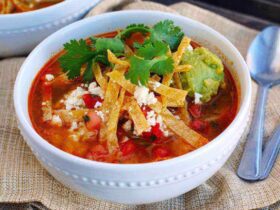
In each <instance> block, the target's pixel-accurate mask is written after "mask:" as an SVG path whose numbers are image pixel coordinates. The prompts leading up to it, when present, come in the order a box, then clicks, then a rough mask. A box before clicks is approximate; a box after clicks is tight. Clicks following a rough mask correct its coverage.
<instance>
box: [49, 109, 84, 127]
mask: <svg viewBox="0 0 280 210" xmlns="http://www.w3.org/2000/svg"><path fill="white" fill-rule="evenodd" d="M53 112H54V114H55V115H59V117H60V118H61V119H62V121H63V122H64V123H67V124H71V123H72V122H73V121H75V122H82V121H83V116H85V115H86V114H87V112H88V109H76V110H66V109H59V110H54V111H53Z"/></svg>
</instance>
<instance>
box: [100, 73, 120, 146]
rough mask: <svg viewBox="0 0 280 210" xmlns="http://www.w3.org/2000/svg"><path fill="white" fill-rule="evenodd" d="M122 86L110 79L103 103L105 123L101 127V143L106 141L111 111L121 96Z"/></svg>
mask: <svg viewBox="0 0 280 210" xmlns="http://www.w3.org/2000/svg"><path fill="white" fill-rule="evenodd" d="M119 90H120V86H119V85H118V84H117V83H115V82H114V81H113V80H111V79H110V81H109V83H108V86H107V90H106V92H105V97H104V101H103V103H102V107H101V108H102V113H103V115H104V122H103V123H101V126H100V132H99V141H100V142H103V141H106V133H107V128H106V123H107V121H108V115H109V113H110V112H111V109H113V106H114V105H115V103H116V101H117V99H118V95H119Z"/></svg>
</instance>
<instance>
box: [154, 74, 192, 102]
mask: <svg viewBox="0 0 280 210" xmlns="http://www.w3.org/2000/svg"><path fill="white" fill-rule="evenodd" d="M149 88H150V89H152V90H153V91H155V92H156V93H158V94H160V95H162V96H165V98H166V101H167V104H166V105H168V102H170V103H169V105H171V104H172V105H173V106H174V107H182V106H184V103H185V101H186V96H187V94H188V91H185V90H182V89H177V88H172V87H169V86H166V85H163V84H161V83H160V82H157V81H153V80H152V79H150V81H149Z"/></svg>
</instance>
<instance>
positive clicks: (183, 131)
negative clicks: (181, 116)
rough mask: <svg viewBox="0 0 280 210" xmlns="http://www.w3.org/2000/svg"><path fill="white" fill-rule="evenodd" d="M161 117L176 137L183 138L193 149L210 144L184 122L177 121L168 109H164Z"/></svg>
mask: <svg viewBox="0 0 280 210" xmlns="http://www.w3.org/2000/svg"><path fill="white" fill-rule="evenodd" d="M160 115H161V117H162V119H163V121H164V123H165V125H166V126H167V127H168V128H169V129H171V130H172V131H173V132H174V133H175V134H176V135H178V136H180V137H182V138H183V139H184V140H185V141H186V142H187V143H189V144H190V145H192V146H193V147H195V148H199V147H201V146H203V145H204V144H207V143H208V140H207V139H206V138H205V137H203V136H202V135H200V134H199V133H197V132H196V131H194V130H192V129H191V128H189V127H188V126H187V125H185V123H184V122H183V121H182V120H178V119H176V118H175V117H174V116H173V114H172V113H171V112H170V111H169V110H168V109H166V108H164V109H162V111H161V112H160Z"/></svg>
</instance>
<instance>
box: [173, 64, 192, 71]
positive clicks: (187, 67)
mask: <svg viewBox="0 0 280 210" xmlns="http://www.w3.org/2000/svg"><path fill="white" fill-rule="evenodd" d="M191 68H192V66H191V65H189V64H186V65H178V66H177V67H176V68H175V69H174V72H188V71H190V70H191Z"/></svg>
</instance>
